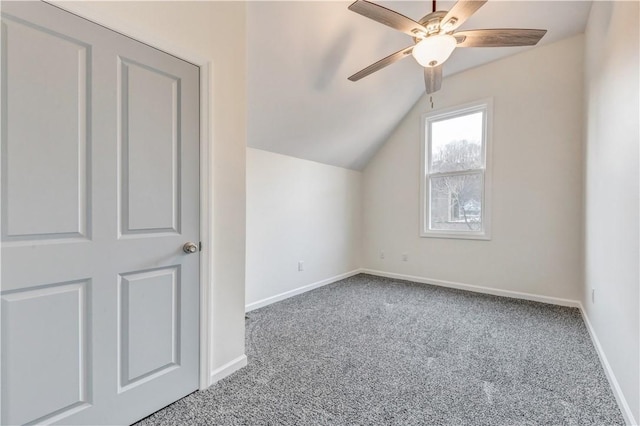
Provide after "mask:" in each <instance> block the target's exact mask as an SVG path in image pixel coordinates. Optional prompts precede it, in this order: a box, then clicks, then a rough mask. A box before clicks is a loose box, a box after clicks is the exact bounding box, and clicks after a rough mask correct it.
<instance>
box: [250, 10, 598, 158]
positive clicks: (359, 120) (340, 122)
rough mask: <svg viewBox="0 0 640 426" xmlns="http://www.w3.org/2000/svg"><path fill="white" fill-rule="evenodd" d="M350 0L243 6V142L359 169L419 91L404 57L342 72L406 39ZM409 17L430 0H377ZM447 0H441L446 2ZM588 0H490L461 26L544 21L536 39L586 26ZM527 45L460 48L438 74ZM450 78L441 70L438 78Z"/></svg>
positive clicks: (416, 73) (411, 63)
mask: <svg viewBox="0 0 640 426" xmlns="http://www.w3.org/2000/svg"><path fill="white" fill-rule="evenodd" d="M349 4H350V2H341V1H339V2H336V1H313V2H307V1H297V2H295V1H294V2H282V1H275V2H271V1H260V2H250V3H249V4H248V6H247V9H248V10H247V28H248V30H247V31H248V33H247V51H248V60H247V64H248V75H247V96H248V135H247V140H248V143H247V144H248V145H249V146H250V147H253V148H258V149H264V150H267V151H272V152H277V153H281V154H286V155H290V156H293V157H298V158H305V159H308V160H313V161H318V162H321V163H325V164H332V165H335V166H339V167H345V168H350V169H355V170H360V169H362V168H363V167H364V166H365V165H366V164H367V162H368V161H369V159H370V158H371V157H372V156H373V155H374V154H375V152H376V151H377V150H378V148H379V147H380V146H381V144H383V143H384V141H385V140H386V139H387V137H388V136H389V135H390V133H391V132H392V131H393V129H394V128H395V127H396V126H397V125H398V124H399V122H400V120H401V119H402V118H403V117H404V116H405V114H406V113H407V112H408V111H409V109H410V108H411V107H412V106H413V105H414V104H415V102H416V101H417V100H418V99H419V97H420V96H421V95H422V94H423V93H424V81H423V75H422V74H423V73H422V68H421V67H420V65H418V64H417V63H416V62H415V60H414V59H413V58H406V59H404V60H402V61H400V62H397V63H395V64H393V65H390V66H389V67H387V68H384V69H382V70H380V71H378V72H376V73H374V74H372V75H370V76H368V77H365V78H364V79H362V80H360V81H358V82H355V83H354V82H351V81H348V80H347V77H348V76H350V75H351V74H353V73H355V72H356V71H359V70H360V69H362V68H364V67H366V66H368V65H370V64H371V63H373V62H375V61H377V60H379V59H381V58H383V57H385V56H387V55H389V54H391V53H393V52H395V51H397V50H400V49H401V48H404V47H407V46H409V45H411V44H412V40H411V38H410V37H409V36H407V35H405V34H403V33H400V32H398V31H395V30H393V29H391V28H389V27H386V26H384V25H382V24H379V23H377V22H374V21H372V20H370V19H367V18H365V17H363V16H360V15H358V14H356V13H353V12H351V11H349V10H348V9H347V6H348V5H349ZM379 4H382V5H384V6H386V7H389V8H392V9H394V10H396V11H398V12H400V13H402V14H404V15H406V16H408V17H410V18H412V19H414V20H418V19H420V18H421V17H422V16H423V15H426V14H427V13H428V12H430V10H431V2H430V1H409V2H407V1H384V2H383V1H381V2H379ZM452 5H453V2H452V1H439V2H438V9H439V10H448V9H449V8H451V6H452ZM590 5H591V3H590V2H588V1H491V0H490V1H489V2H488V3H487V4H485V5H484V6H483V7H482V8H481V9H480V10H479V11H478V12H477V13H476V14H475V15H473V16H472V17H471V18H470V19H469V20H467V21H466V22H465V24H464V25H463V26H462V27H461V28H460V29H461V30H462V29H476V28H542V29H547V30H548V32H547V34H546V35H545V36H544V38H543V39H542V40H541V41H540V43H539V44H538V46H543V45H545V44H549V43H553V42H555V41H558V40H561V39H563V38H566V37H569V36H572V35H574V34H578V33H581V32H583V31H584V27H585V24H586V21H587V17H588V14H589V9H590V7H591V6H590ZM531 48H532V47H505V48H460V49H456V50H455V51H454V52H453V54H452V56H451V58H450V59H449V60H448V61H447V62H446V63H445V64H444V76H445V77H446V76H447V75H452V74H454V73H457V72H460V71H463V70H465V69H469V68H473V67H476V66H478V65H481V64H484V63H487V62H491V61H494V60H496V59H499V58H503V57H505V56H509V55H513V54H515V53H518V52H521V51H523V50H524V49H531ZM446 84H447V80H446V78H445V80H444V82H443V85H446Z"/></svg>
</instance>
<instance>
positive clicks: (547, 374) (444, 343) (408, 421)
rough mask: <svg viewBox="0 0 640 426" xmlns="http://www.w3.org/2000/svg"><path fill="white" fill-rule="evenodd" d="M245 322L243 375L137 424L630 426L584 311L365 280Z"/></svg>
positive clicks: (331, 287)
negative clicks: (591, 336)
mask: <svg viewBox="0 0 640 426" xmlns="http://www.w3.org/2000/svg"><path fill="white" fill-rule="evenodd" d="M248 317H249V319H248V320H247V334H246V344H247V356H248V358H249V365H248V366H247V367H245V368H244V369H242V370H240V371H238V372H236V373H235V374H233V375H232V376H230V377H227V378H226V379H224V380H222V381H220V382H218V383H217V384H215V385H214V386H212V387H211V388H210V389H208V390H206V391H203V392H196V393H194V394H191V395H189V396H188V397H186V398H183V399H182V400H180V401H178V402H176V403H175V404H173V405H171V406H169V407H167V408H165V409H163V410H161V411H159V412H157V413H155V414H154V415H152V416H150V417H148V418H146V419H144V420H143V421H142V422H140V423H139V425H214V424H216V425H217V424H221V425H237V424H246V425H272V424H273V425H315V424H323V425H374V424H397V425H445V424H446V425H533V424H544V425H551V424H558V425H560V424H562V425H614V424H624V420H623V418H622V415H621V413H620V411H619V409H618V407H617V405H616V402H615V399H614V397H613V394H612V392H611V390H610V388H609V385H608V383H607V379H606V377H605V374H604V371H603V369H602V367H601V365H600V362H599V360H598V356H597V354H596V352H595V349H594V348H593V345H592V343H591V340H590V338H589V335H588V333H587V329H586V328H585V325H584V323H583V321H582V318H581V316H580V313H579V311H578V310H577V309H573V308H564V307H558V306H552V305H545V304H541V303H535V302H527V301H521V300H515V299H509V298H501V297H495V296H487V295H481V294H476V293H469V292H464V291H459V290H451V289H445V288H440V287H434V286H429V285H425V284H415V283H411V282H407V281H398V280H391V279H386V278H379V277H374V276H371V275H364V274H361V275H357V276H355V277H352V278H348V279H346V280H343V281H340V282H338V283H335V284H332V285H329V286H326V287H322V288H320V289H317V290H314V291H311V292H308V293H305V294H302V295H300V296H296V297H293V298H291V299H287V300H285V301H282V302H279V303H276V304H273V305H270V306H266V307H264V308H261V309H258V310H255V311H252V312H249V313H248Z"/></svg>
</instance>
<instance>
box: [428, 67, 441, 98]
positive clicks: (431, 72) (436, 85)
mask: <svg viewBox="0 0 640 426" xmlns="http://www.w3.org/2000/svg"><path fill="white" fill-rule="evenodd" d="M424 86H425V88H426V89H427V95H430V94H432V93H433V92H437V91H438V90H440V88H441V87H442V65H437V66H435V67H424Z"/></svg>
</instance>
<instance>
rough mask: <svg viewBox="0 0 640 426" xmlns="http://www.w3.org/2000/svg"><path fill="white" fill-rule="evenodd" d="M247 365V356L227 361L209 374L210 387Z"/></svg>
mask: <svg viewBox="0 0 640 426" xmlns="http://www.w3.org/2000/svg"><path fill="white" fill-rule="evenodd" d="M246 365H247V356H246V355H241V356H239V357H238V358H236V359H234V360H231V361H229V362H228V363H226V364H224V365H223V366H221V367H218V368H216V369H215V370H213V371H212V372H211V379H210V380H209V385H212V384H214V383H216V382H218V381H220V380H222V379H224V378H225V377H227V376H229V375H231V374H232V373H235V372H236V371H238V370H240V369H241V368H242V367H244V366H246Z"/></svg>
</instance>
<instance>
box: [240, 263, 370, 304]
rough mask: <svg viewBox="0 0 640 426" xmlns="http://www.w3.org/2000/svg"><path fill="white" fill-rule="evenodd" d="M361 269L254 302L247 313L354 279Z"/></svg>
mask: <svg viewBox="0 0 640 426" xmlns="http://www.w3.org/2000/svg"><path fill="white" fill-rule="evenodd" d="M361 272H362V270H361V269H354V270H353V271H349V272H345V273H344V274H340V275H336V276H333V277H330V278H326V279H324V280H321V281H316V282H315V283H311V284H308V285H305V286H302V287H298V288H294V289H293V290H289V291H285V292H284V293H280V294H276V295H275V296H271V297H267V298H265V299H262V300H258V301H257V302H252V303H249V304H247V305H246V306H245V307H244V310H245V312H249V311H253V310H254V309H258V308H262V307H263V306H267V305H270V304H272V303H276V302H279V301H281V300H284V299H288V298H290V297H293V296H296V295H298V294H302V293H305V292H307V291H309V290H313V289H315V288H318V287H322V286H325V285H327V284H331V283H334V282H336V281H340V280H343V279H345V278H349V277H352V276H354V275H358V274H359V273H361Z"/></svg>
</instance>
